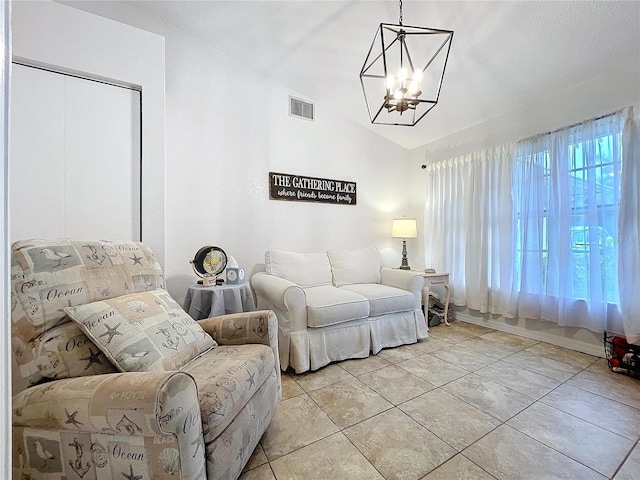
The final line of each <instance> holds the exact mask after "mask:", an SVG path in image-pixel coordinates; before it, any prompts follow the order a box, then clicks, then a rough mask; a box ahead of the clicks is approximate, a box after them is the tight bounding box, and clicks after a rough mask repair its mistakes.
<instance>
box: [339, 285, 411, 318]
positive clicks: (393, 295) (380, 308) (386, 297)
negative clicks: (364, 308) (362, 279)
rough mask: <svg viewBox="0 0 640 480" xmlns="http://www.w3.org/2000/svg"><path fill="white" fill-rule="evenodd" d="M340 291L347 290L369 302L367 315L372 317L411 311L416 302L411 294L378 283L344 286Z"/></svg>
mask: <svg viewBox="0 0 640 480" xmlns="http://www.w3.org/2000/svg"><path fill="white" fill-rule="evenodd" d="M340 290H347V291H350V292H353V293H357V294H358V295H362V296H363V297H365V298H366V299H367V300H368V301H369V310H370V313H369V315H370V316H372V317H377V316H378V315H386V314H387V313H396V312H406V311H411V310H412V309H413V308H414V306H415V302H416V298H415V296H414V295H413V293H411V292H408V291H407V290H402V289H400V288H396V287H389V286H387V285H381V284H379V283H359V284H353V285H345V286H343V287H340Z"/></svg>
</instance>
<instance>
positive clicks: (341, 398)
mask: <svg viewBox="0 0 640 480" xmlns="http://www.w3.org/2000/svg"><path fill="white" fill-rule="evenodd" d="M429 333H430V337H429V338H428V339H427V340H424V341H421V342H419V343H417V344H414V345H405V346H402V347H397V348H392V349H387V350H383V351H382V352H380V353H379V354H378V355H375V356H373V355H372V356H370V357H369V358H366V359H362V360H347V361H344V362H340V363H335V364H331V365H328V366H326V367H325V368H322V369H320V370H318V371H316V372H309V373H306V374H302V375H296V374H293V373H291V372H287V373H283V375H282V384H283V400H282V402H281V404H280V406H279V407H278V411H277V412H276V415H275V417H274V419H273V421H272V422H271V425H270V426H269V428H268V429H267V431H266V433H265V434H264V436H263V437H262V439H261V441H260V444H259V445H258V447H257V448H256V450H255V452H254V454H253V456H252V457H251V459H250V461H249V463H248V464H247V467H246V469H245V471H244V473H243V474H242V476H241V477H240V479H241V480H274V479H275V480H293V479H300V480H313V479H317V480H360V479H361V480H375V479H386V480H418V479H424V480H462V479H473V480H489V479H500V480H502V479H532V480H551V479H556V478H558V479H560V478H562V479H571V480H588V479H615V480H638V479H640V444H639V440H640V380H635V379H632V378H629V377H626V376H623V375H619V374H615V373H611V372H610V371H609V370H608V368H607V364H606V361H605V360H604V359H602V358H598V357H594V356H590V355H585V354H582V353H579V352H575V351H572V350H567V349H564V348H559V347H556V346H553V345H549V344H546V343H542V342H537V341H534V340H530V339H528V338H524V337H519V336H516V335H510V334H507V333H503V332H499V331H495V330H491V329H489V328H485V327H481V326H477V325H472V324H469V323H464V322H461V321H456V322H454V323H452V325H451V326H450V327H447V326H444V325H440V326H438V327H434V328H431V329H430V332H429Z"/></svg>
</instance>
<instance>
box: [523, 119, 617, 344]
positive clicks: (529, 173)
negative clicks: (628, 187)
mask: <svg viewBox="0 0 640 480" xmlns="http://www.w3.org/2000/svg"><path fill="white" fill-rule="evenodd" d="M623 118H624V117H623V115H622V114H621V113H620V114H614V115H609V116H606V117H604V118H600V119H595V120H589V121H585V122H583V123H581V124H579V125H576V126H572V127H569V128H564V129H561V130H558V131H555V132H551V133H547V134H543V135H538V136H536V137H532V138H529V139H526V140H522V141H520V142H518V148H517V164H516V167H515V169H514V174H515V175H514V182H513V192H514V202H515V210H514V221H515V222H516V231H515V232H516V262H515V264H514V267H515V271H516V277H515V281H514V283H513V288H512V296H511V298H512V308H513V311H511V312H510V313H511V314H516V315H518V316H520V317H525V318H534V319H538V318H539V319H543V320H550V321H553V322H556V323H558V324H559V325H561V326H578V327H585V328H588V329H590V330H593V331H602V330H604V329H606V328H607V326H609V328H610V329H614V330H615V329H618V330H619V329H620V325H621V317H620V310H619V306H618V304H619V294H618V278H617V263H618V252H617V242H616V241H615V239H616V237H617V231H618V205H619V202H620V170H621V164H622V155H621V133H622V127H623V124H624V120H623Z"/></svg>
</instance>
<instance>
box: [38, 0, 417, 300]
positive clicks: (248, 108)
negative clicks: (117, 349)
mask: <svg viewBox="0 0 640 480" xmlns="http://www.w3.org/2000/svg"><path fill="white" fill-rule="evenodd" d="M38 4H39V2H38ZM68 4H70V5H72V6H73V7H78V8H83V9H86V10H90V11H92V12H94V13H97V14H100V15H102V16H104V17H109V18H111V19H113V20H117V21H123V22H126V23H128V24H130V25H134V26H136V27H139V28H142V29H146V30H148V31H151V32H154V33H156V34H158V35H160V36H162V37H164V40H165V42H164V44H165V51H166V58H165V63H166V117H165V121H166V133H165V138H166V144H165V145H166V155H165V164H164V171H165V175H166V189H165V197H164V198H165V205H166V211H165V216H164V220H165V221H164V228H165V234H166V251H165V265H164V266H165V273H166V275H167V283H168V287H169V290H170V292H171V293H172V294H173V295H174V296H175V297H176V299H178V300H179V301H181V300H182V299H183V298H184V295H185V292H186V289H187V287H188V286H189V285H190V284H191V283H193V282H194V281H195V280H196V279H197V277H196V276H195V275H194V274H193V272H192V270H191V267H190V265H189V260H190V259H192V258H193V255H194V254H195V252H196V251H197V250H198V249H199V248H200V247H201V246H203V245H217V246H220V247H221V248H223V249H224V250H225V251H226V252H227V253H228V254H229V255H233V256H234V257H235V258H236V259H237V260H238V262H239V263H240V265H242V266H244V267H245V269H246V270H247V272H248V273H249V274H251V272H253V271H255V270H256V269H257V268H260V267H259V265H260V264H261V263H262V262H263V261H264V251H265V250H266V249H267V248H269V247H274V248H283V249H292V250H297V251H317V250H325V249H338V248H345V249H346V248H358V247H362V246H370V245H375V246H378V247H379V248H380V249H381V250H382V251H383V253H384V254H385V257H386V259H387V260H388V262H389V264H390V265H392V266H397V265H400V251H401V243H400V242H399V241H397V240H392V239H391V238H390V235H391V220H392V219H393V218H394V217H398V216H402V215H403V214H406V215H411V214H412V212H409V211H407V210H408V206H409V202H408V199H409V196H408V194H407V192H406V188H405V187H404V182H405V181H406V179H407V170H406V158H407V151H406V150H405V149H403V148H401V147H399V146H397V145H395V144H393V143H391V142H389V141H387V140H384V139H382V138H381V137H379V136H377V135H375V134H373V133H371V132H369V131H368V130H366V129H364V128H362V127H360V126H359V125H357V124H355V123H353V122H351V121H348V120H345V119H344V118H342V117H340V116H338V115H335V114H333V113H332V112H329V111H327V110H325V109H324V106H323V105H322V104H316V114H317V116H316V121H315V122H308V121H305V120H299V119H296V118H293V117H290V116H289V115H288V97H289V95H293V96H296V97H301V98H304V95H303V94H301V93H300V92H296V91H293V90H291V89H289V88H287V87H285V86H283V85H281V84H278V83H276V82H274V81H272V80H270V79H269V78H267V77H265V76H263V75H261V74H260V73H259V72H256V71H255V70H254V69H253V68H251V66H245V65H242V64H240V63H238V62H236V61H234V59H232V58H230V57H228V56H227V55H225V54H223V53H221V52H219V51H218V50H216V48H215V46H214V45H207V44H205V43H203V42H202V41H200V40H197V39H195V38H194V37H191V36H189V35H187V34H185V33H184V32H182V31H181V30H179V29H176V28H174V27H172V26H169V25H167V24H163V23H161V22H158V21H154V20H152V19H149V18H148V16H147V15H146V14H144V13H143V12H141V11H140V10H138V9H137V8H136V7H134V6H131V5H127V4H126V3H121V2H68ZM36 8H37V7H36ZM102 20H103V21H106V20H105V19H102ZM111 23H113V22H111ZM120 27H121V28H123V29H124V28H125V27H124V26H122V25H120ZM99 32H100V33H101V34H102V35H103V37H104V41H105V43H108V42H110V41H111V37H110V33H109V29H107V28H102V29H100V30H99ZM57 33H58V35H62V36H64V35H65V34H66V33H65V30H64V29H60V30H59V31H58V32H57ZM34 34H35V33H34ZM38 34H39V33H38ZM310 100H312V101H313V100H314V99H310ZM143 125H144V121H143ZM269 171H279V172H283V173H293V174H299V175H306V176H315V177H324V178H335V179H344V180H350V181H354V182H356V183H357V189H358V204H357V205H356V206H348V205H328V204H317V203H306V202H286V201H276V200H269V192H268V172H269ZM143 174H144V171H143ZM412 243H414V244H415V245H412ZM417 244H418V240H412V241H410V242H409V250H410V252H411V250H412V247H413V251H417ZM416 258H418V257H417V256H416Z"/></svg>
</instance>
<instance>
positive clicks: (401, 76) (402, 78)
mask: <svg viewBox="0 0 640 480" xmlns="http://www.w3.org/2000/svg"><path fill="white" fill-rule="evenodd" d="M407 76H408V72H407V69H406V68H404V67H403V68H401V69H400V72H398V78H399V79H400V83H402V82H404V81H405V80H406V79H407Z"/></svg>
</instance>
